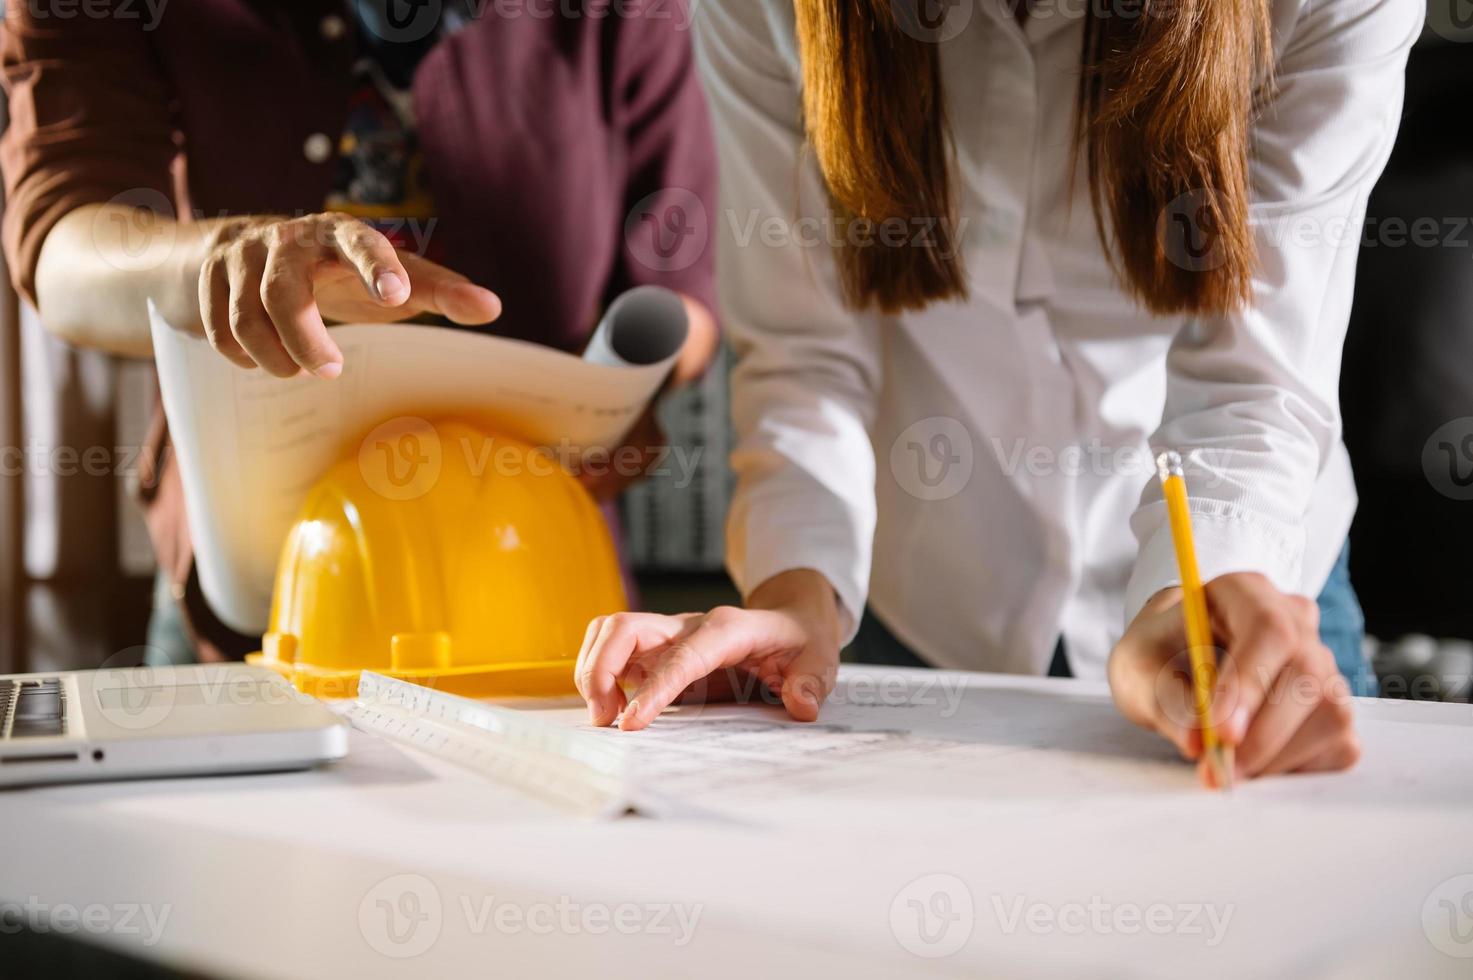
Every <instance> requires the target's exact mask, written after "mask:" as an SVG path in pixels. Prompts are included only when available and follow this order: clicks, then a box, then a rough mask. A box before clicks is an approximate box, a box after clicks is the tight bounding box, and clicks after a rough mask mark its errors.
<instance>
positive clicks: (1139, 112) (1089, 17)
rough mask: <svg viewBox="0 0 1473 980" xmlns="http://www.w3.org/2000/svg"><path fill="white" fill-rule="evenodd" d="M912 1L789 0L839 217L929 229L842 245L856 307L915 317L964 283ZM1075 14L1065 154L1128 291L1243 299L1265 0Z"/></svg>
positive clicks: (1264, 54) (849, 296)
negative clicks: (1076, 160)
mask: <svg viewBox="0 0 1473 980" xmlns="http://www.w3.org/2000/svg"><path fill="white" fill-rule="evenodd" d="M923 2H926V0H794V6H795V9H796V12H797V28H798V32H797V33H798V44H799V52H800V55H801V58H802V62H803V116H804V125H805V128H806V130H807V135H808V140H809V142H810V144H811V145H812V147H813V151H814V154H815V157H816V158H817V162H818V165H819V168H820V169H821V170H822V172H823V175H824V178H825V180H826V181H827V183H828V188H829V193H830V195H831V196H832V199H833V204H834V205H835V207H836V209H837V210H838V211H839V213H840V215H841V217H842V218H844V219H845V220H846V221H849V222H861V223H865V224H867V225H871V226H872V225H874V224H879V223H884V222H887V221H889V222H893V221H897V220H898V221H903V222H907V223H909V222H912V221H913V220H914V219H915V218H917V217H918V216H926V217H928V218H930V219H934V221H935V224H934V226H933V230H931V232H930V233H929V234H926V235H916V236H913V237H912V236H906V237H904V238H903V240H902V239H899V238H895V237H892V238H890V239H888V240H887V239H886V238H885V236H880V237H879V239H876V238H874V236H866V237H865V238H864V240H863V241H862V242H860V243H858V244H856V243H855V241H854V239H853V238H852V236H850V238H849V239H848V241H847V243H846V244H844V245H841V246H839V252H838V264H839V274H840V280H841V285H842V287H843V289H844V293H845V298H846V300H847V301H848V302H849V303H850V305H852V306H854V307H855V308H864V307H869V306H874V307H877V308H879V309H880V310H883V311H886V312H895V311H898V310H902V309H919V308H921V307H924V306H926V305H927V304H928V303H930V302H932V301H936V300H945V299H952V298H960V297H964V296H965V295H966V292H967V283H966V277H965V274H964V272H963V269H962V265H961V261H960V257H959V254H958V251H959V249H958V246H959V242H958V240H957V239H958V237H959V235H958V225H957V221H956V215H955V209H954V202H953V189H952V186H951V179H950V167H949V163H950V160H951V156H952V147H951V142H950V135H949V134H950V128H949V125H948V121H947V118H946V111H945V97H944V93H943V91H942V84H941V65H940V46H939V45H938V44H937V43H936V41H935V39H934V38H928V37H926V36H925V33H924V32H923V31H918V30H916V29H915V28H916V25H917V24H918V23H919V21H918V20H917V19H916V18H915V15H914V12H913V11H909V7H910V6H912V5H914V4H917V3H923ZM1025 2H1026V0H1025ZM1107 5H1108V9H1106V7H1107ZM1085 6H1086V7H1087V8H1088V12H1087V13H1086V15H1085V16H1086V21H1085V29H1084V45H1083V50H1082V52H1081V56H1080V69H1081V72H1080V83H1079V91H1078V97H1077V102H1076V106H1075V111H1076V116H1077V118H1076V122H1077V131H1076V140H1077V146H1076V149H1077V150H1078V151H1080V152H1081V153H1082V157H1083V160H1084V161H1085V164H1086V166H1087V168H1088V181H1089V187H1090V196H1091V201H1092V204H1093V207H1094V215H1095V222H1096V226H1097V228H1098V231H1099V234H1100V238H1101V241H1102V243H1103V244H1104V246H1105V248H1106V250H1107V251H1108V252H1109V254H1110V256H1111V260H1112V262H1113V263H1114V265H1115V267H1116V270H1117V272H1118V274H1119V276H1120V278H1121V280H1122V283H1123V285H1124V287H1125V289H1126V290H1127V291H1128V292H1129V293H1130V294H1131V295H1132V296H1134V297H1135V298H1136V299H1137V300H1139V301H1140V302H1141V303H1142V304H1143V305H1144V306H1145V307H1146V308H1147V309H1149V310H1151V311H1152V312H1155V313H1211V312H1225V311H1228V310H1231V309H1233V308H1236V307H1238V306H1240V305H1242V304H1243V303H1244V302H1245V301H1246V300H1247V299H1248V297H1249V291H1250V288H1251V285H1252V274H1253V269H1254V265H1255V262H1256V254H1255V250H1254V245H1253V236H1252V232H1251V230H1250V229H1249V227H1248V201H1249V192H1248V141H1249V123H1250V114H1251V112H1252V109H1253V104H1254V97H1255V93H1256V92H1257V91H1258V89H1259V87H1260V86H1261V85H1263V84H1265V83H1266V81H1267V77H1268V76H1267V62H1268V57H1269V51H1270V41H1269V20H1268V9H1267V0H1087V2H1086V4H1085ZM1054 15H1055V16H1062V15H1063V13H1062V8H1055V14H1054ZM999 138H1006V135H1005V134H999Z"/></svg>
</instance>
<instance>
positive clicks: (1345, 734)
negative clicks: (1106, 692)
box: [1109, 453, 1360, 789]
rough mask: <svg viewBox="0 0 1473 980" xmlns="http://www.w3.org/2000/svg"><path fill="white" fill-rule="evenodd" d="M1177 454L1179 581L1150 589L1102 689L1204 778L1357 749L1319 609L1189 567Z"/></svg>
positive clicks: (1288, 766) (1218, 783) (1351, 758)
mask: <svg viewBox="0 0 1473 980" xmlns="http://www.w3.org/2000/svg"><path fill="white" fill-rule="evenodd" d="M1175 456H1176V454H1174V453H1171V454H1163V459H1162V464H1161V466H1162V473H1161V477H1162V482H1163V485H1164V487H1165V498H1166V503H1167V509H1168V511H1169V512H1170V517H1171V528H1172V533H1173V538H1174V541H1175V544H1176V550H1177V559H1178V565H1179V567H1180V571H1181V580H1182V587H1181V588H1172V589H1165V590H1163V591H1161V592H1159V593H1157V594H1156V595H1155V596H1154V597H1153V598H1152V599H1151V601H1150V602H1148V603H1147V604H1146V605H1145V607H1144V608H1143V609H1142V610H1141V612H1140V614H1139V615H1137V616H1136V618H1135V620H1134V622H1132V623H1131V624H1130V627H1129V628H1128V629H1127V630H1126V633H1125V636H1124V637H1123V638H1122V639H1121V641H1120V643H1119V644H1118V645H1116V647H1115V649H1114V651H1113V652H1112V653H1111V655H1110V664H1109V679H1110V691H1111V694H1112V695H1113V697H1114V699H1115V703H1116V705H1117V706H1118V707H1119V708H1120V711H1121V713H1122V714H1124V715H1125V716H1126V717H1127V718H1129V719H1130V720H1131V721H1133V722H1135V723H1136V724H1138V725H1140V726H1142V727H1144V728H1150V729H1152V730H1154V731H1157V732H1159V733H1161V735H1163V736H1165V737H1166V738H1167V739H1169V740H1170V741H1171V742H1172V743H1173V744H1175V745H1176V747H1177V748H1178V749H1179V750H1180V751H1181V753H1182V755H1183V756H1184V757H1186V758H1187V759H1192V760H1196V761H1197V763H1198V770H1199V773H1200V775H1201V778H1202V781H1203V782H1204V783H1205V784H1206V785H1208V786H1215V787H1219V788H1224V789H1226V788H1229V787H1230V786H1231V785H1232V783H1233V782H1234V781H1235V780H1237V779H1242V778H1249V779H1251V778H1254V777H1256V776H1266V775H1271V774H1274V773H1283V772H1308V771H1315V770H1329V769H1346V768H1349V767H1350V766H1352V765H1354V764H1355V762H1356V760H1357V759H1358V758H1359V757H1360V742H1359V740H1358V739H1357V737H1356V733H1355V727H1354V716H1353V711H1352V702H1351V699H1350V687H1349V684H1348V683H1347V682H1346V680H1345V678H1344V677H1343V676H1342V675H1341V673H1340V671H1339V669H1338V668H1337V667H1336V665H1335V658H1334V655H1333V654H1332V653H1331V652H1330V650H1329V648H1327V647H1326V646H1325V645H1324V644H1323V643H1321V642H1320V637H1319V607H1318V606H1317V605H1316V604H1315V602H1314V601H1313V600H1311V599H1307V598H1304V597H1303V596H1296V595H1288V594H1285V593H1283V592H1280V591H1279V590H1278V589H1277V588H1275V587H1274V585H1273V584H1272V583H1271V582H1270V581H1269V580H1268V579H1267V578H1265V577H1264V576H1262V575H1258V574H1256V573H1248V572H1239V573H1234V574H1229V575H1223V576H1220V577H1218V578H1216V579H1213V580H1212V581H1211V582H1208V583H1206V585H1205V586H1204V585H1203V584H1202V582H1201V580H1200V578H1199V577H1198V575H1197V562H1196V553H1195V548H1194V546H1193V544H1192V533H1191V522H1190V518H1189V515H1188V511H1187V499H1186V488H1185V483H1184V482H1183V477H1182V472H1181V466H1180V460H1179V459H1176V458H1175Z"/></svg>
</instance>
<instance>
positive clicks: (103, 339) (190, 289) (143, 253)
mask: <svg viewBox="0 0 1473 980" xmlns="http://www.w3.org/2000/svg"><path fill="white" fill-rule="evenodd" d="M245 220H248V219H241V218H220V219H211V220H207V221H198V222H190V223H187V224H186V223H181V222H177V221H175V220H173V219H172V218H168V217H165V216H162V215H156V214H152V213H150V212H147V211H140V210H135V209H132V208H127V207H121V206H118V205H114V204H89V205H86V206H84V207H80V208H77V209H76V210H74V211H72V212H70V213H69V214H67V215H66V216H65V217H64V218H62V219H61V220H60V221H58V222H57V223H56V226H55V227H53V228H52V229H51V231H50V232H49V233H48V234H47V236H46V241H45V243H44V244H43V245H42V246H41V252H40V255H39V257H38V260H37V263H36V305H37V308H38V312H39V313H40V315H41V322H42V324H43V325H44V326H45V327H46V329H47V330H49V331H51V332H52V333H53V334H55V335H56V336H58V337H60V338H61V339H63V340H65V341H67V342H68V343H71V344H75V345H76V346H78V347H87V348H93V349H96V350H102V351H106V352H108V353H112V354H120V355H123V356H129V357H147V356H149V355H150V354H151V353H152V350H153V345H152V343H151V342H150V339H149V327H148V301H149V300H150V299H151V300H153V302H154V305H155V306H157V307H158V309H159V312H160V313H162V314H163V316H164V317H165V319H167V320H168V321H169V322H170V323H171V324H173V325H175V326H177V327H180V328H182V329H187V330H190V331H191V332H198V331H199V330H200V329H202V327H201V324H200V311H199V286H198V283H199V269H200V264H201V262H202V261H203V259H204V256H205V255H206V254H207V252H208V250H209V247H210V245H211V243H212V242H213V241H214V240H215V239H216V238H217V237H218V236H219V235H220V234H222V233H224V232H225V231H227V230H229V229H230V228H232V227H235V226H238V225H240V224H241V223H242V221H245Z"/></svg>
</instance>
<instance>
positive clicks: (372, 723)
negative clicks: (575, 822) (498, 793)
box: [347, 670, 648, 819]
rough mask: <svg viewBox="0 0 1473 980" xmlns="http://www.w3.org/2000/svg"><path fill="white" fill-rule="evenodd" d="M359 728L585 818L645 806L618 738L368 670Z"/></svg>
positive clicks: (357, 711)
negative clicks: (614, 741)
mask: <svg viewBox="0 0 1473 980" xmlns="http://www.w3.org/2000/svg"><path fill="white" fill-rule="evenodd" d="M347 715H348V718H349V719H350V720H351V721H352V723H353V726H354V727H355V728H359V729H362V730H363V731H367V732H372V733H374V734H375V735H379V736H382V737H384V738H389V739H393V740H394V741H397V742H402V743H404V744H406V745H411V746H413V747H414V748H416V749H419V750H421V751H423V752H427V753H429V754H430V755H433V756H436V757H438V758H441V759H445V760H447V761H449V762H453V763H455V764H456V765H459V766H462V767H464V768H466V769H469V770H472V771H473V772H476V773H479V774H481V775H483V776H485V777H487V778H488V779H491V780H493V781H495V782H497V783H501V784H504V785H508V786H513V787H515V788H517V789H519V790H521V791H523V792H525V793H528V794H530V795H532V796H535V797H537V798H538V799H541V800H544V801H546V802H548V803H551V804H553V805H555V806H558V807H560V808H562V809H566V810H571V811H573V812H574V813H577V814H579V815H581V816H585V817H592V818H602V819H607V818H611V817H617V816H620V815H622V814H625V813H629V812H631V811H636V810H637V811H639V812H648V808H647V807H643V806H637V805H636V800H635V793H634V788H633V778H632V776H631V773H630V762H631V757H630V754H629V753H628V752H626V751H624V750H622V749H621V748H620V747H619V746H617V745H615V744H612V742H611V741H609V740H606V739H602V738H599V737H597V736H595V735H588V734H585V733H582V732H578V731H575V730H573V729H570V728H565V727H563V726H561V725H555V724H552V723H551V722H547V721H544V720H542V719H540V718H538V717H536V716H535V715H534V714H532V713H530V712H526V711H517V710H515V709H513V708H499V707H495V706H493V705H489V704H483V703H482V702H480V701H473V700H471V699H469V698H463V697H458V696H456V695H454V694H446V693H444V692H442V691H435V690H432V689H430V688H427V687H423V686H421V685H419V684H411V683H408V682H406V681H400V680H395V679H394V678H392V677H385V676H383V675H382V674H375V673H373V672H372V671H368V670H365V671H364V672H363V675H362V677H361V678H360V679H359V681H358V698H357V700H355V701H354V702H353V704H352V706H351V707H350V708H349V709H348V711H347Z"/></svg>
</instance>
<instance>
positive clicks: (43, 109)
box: [0, 0, 177, 303]
mask: <svg viewBox="0 0 1473 980" xmlns="http://www.w3.org/2000/svg"><path fill="white" fill-rule="evenodd" d="M114 6H116V2H115V0H103V2H102V7H106V8H107V9H108V11H111V9H112V8H113V7H114ZM87 7H88V10H89V11H92V12H93V13H94V14H95V13H97V12H98V11H99V10H100V9H101V8H100V7H99V6H98V3H97V0H93V2H92V3H89V4H88V5H87ZM143 23H144V22H143V20H142V19H141V18H136V17H132V18H129V17H115V16H73V17H68V18H65V19H62V18H59V17H57V16H54V13H53V12H51V11H50V9H49V8H48V7H47V5H45V4H31V3H9V4H6V9H5V23H4V27H3V29H0V64H3V72H4V76H3V83H4V87H5V91H6V93H7V94H8V96H9V100H10V126H9V128H8V129H7V130H6V132H5V135H4V136H3V137H0V170H3V171H4V175H5V197H6V204H5V218H4V225H3V240H4V245H5V257H6V259H7V260H8V261H9V263H10V271H11V276H12V277H13V278H14V280H15V286H16V289H18V290H19V291H20V292H21V293H22V294H23V295H24V296H25V297H26V298H27V299H29V300H30V301H31V302H33V303H34V302H35V299H36V294H35V283H36V259H37V257H38V256H39V255H40V252H41V243H42V242H44V241H45V240H46V236H47V234H49V233H50V231H51V228H52V226H53V225H55V224H56V222H57V221H59V220H60V219H61V218H62V216H63V215H65V214H66V213H67V212H69V211H71V210H73V209H74V208H77V207H81V206H82V205H85V204H100V203H104V202H107V201H111V200H113V199H114V198H119V197H120V195H122V196H121V198H120V200H123V201H127V202H129V203H133V204H135V205H138V206H142V207H149V208H151V209H154V210H162V209H168V208H172V200H173V181H172V178H171V175H170V170H169V165H170V162H171V161H172V160H173V158H174V155H175V153H176V152H177V151H176V148H175V145H174V127H173V125H172V124H171V115H170V100H171V98H172V91H171V88H170V86H169V84H168V83H167V81H166V79H165V78H164V76H163V73H162V72H161V71H160V69H159V65H158V62H157V60H156V58H155V55H154V51H153V48H152V45H151V43H150V38H149V34H148V32H147V31H146V30H145V29H144V27H143V26H142V25H143Z"/></svg>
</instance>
